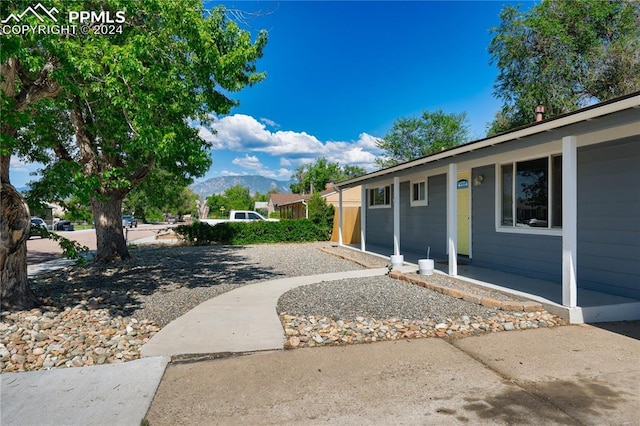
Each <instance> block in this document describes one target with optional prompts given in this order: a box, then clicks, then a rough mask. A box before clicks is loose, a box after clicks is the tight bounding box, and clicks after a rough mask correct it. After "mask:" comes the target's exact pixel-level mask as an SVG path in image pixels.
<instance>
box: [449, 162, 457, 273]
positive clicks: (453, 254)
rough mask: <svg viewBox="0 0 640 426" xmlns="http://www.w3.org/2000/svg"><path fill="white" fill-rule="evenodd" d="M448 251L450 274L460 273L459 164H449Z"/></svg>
mask: <svg viewBox="0 0 640 426" xmlns="http://www.w3.org/2000/svg"><path fill="white" fill-rule="evenodd" d="M447 253H448V254H449V275H451V276H456V275H458V166H457V164H455V163H452V164H449V171H448V173H447Z"/></svg>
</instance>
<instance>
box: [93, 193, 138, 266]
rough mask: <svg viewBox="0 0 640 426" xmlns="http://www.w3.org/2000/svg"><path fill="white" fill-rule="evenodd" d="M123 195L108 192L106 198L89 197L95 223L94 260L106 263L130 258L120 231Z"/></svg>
mask: <svg viewBox="0 0 640 426" xmlns="http://www.w3.org/2000/svg"><path fill="white" fill-rule="evenodd" d="M123 199H124V195H122V196H121V195H120V194H110V195H107V196H106V199H100V198H97V197H93V198H91V210H92V212H93V219H94V221H95V224H96V243H97V250H96V262H102V263H108V262H116V261H119V260H127V259H130V258H131V255H130V254H129V249H128V248H127V242H126V241H125V239H124V233H123V232H122V200H123Z"/></svg>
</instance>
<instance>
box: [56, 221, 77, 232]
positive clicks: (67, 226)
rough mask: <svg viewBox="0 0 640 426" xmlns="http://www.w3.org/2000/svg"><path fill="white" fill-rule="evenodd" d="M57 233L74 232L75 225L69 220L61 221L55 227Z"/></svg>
mask: <svg viewBox="0 0 640 426" xmlns="http://www.w3.org/2000/svg"><path fill="white" fill-rule="evenodd" d="M55 230H56V231H74V230H75V229H74V228H73V224H72V223H71V222H70V221H68V220H59V221H58V223H56V225H55Z"/></svg>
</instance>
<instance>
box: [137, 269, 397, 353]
mask: <svg viewBox="0 0 640 426" xmlns="http://www.w3.org/2000/svg"><path fill="white" fill-rule="evenodd" d="M388 272H389V270H388V269H387V268H377V269H361V270H354V271H346V272H334V273H327V274H320V275H310V276H302V277H290V278H281V279H276V280H271V281H263V282H260V283H256V284H249V285H246V286H243V287H240V288H238V289H236V290H232V291H230V292H228V293H224V294H221V295H220V296H217V297H214V298H212V299H209V300H207V301H206V302H203V303H201V304H200V305H198V306H196V307H195V308H193V309H192V310H190V311H189V312H187V313H186V314H184V315H183V316H181V317H179V318H177V319H175V320H174V321H172V322H170V323H169V324H167V325H166V326H165V327H163V328H162V330H160V331H159V332H158V333H157V334H156V335H155V336H153V337H152V338H151V340H149V341H148V342H147V343H146V344H145V345H144V346H142V348H141V355H142V356H143V357H151V356H169V357H174V356H181V355H182V356H187V355H210V354H220V353H240V352H255V351H265V350H278V349H283V348H284V343H285V335H284V332H283V329H282V324H281V323H280V318H279V317H278V313H277V312H276V304H277V303H278V299H279V298H280V296H281V295H282V294H284V293H285V292H287V291H289V290H291V289H293V288H295V287H299V286H303V285H308V284H314V283H319V282H322V281H335V280H341V279H344V278H357V277H373V276H379V275H385V274H387V273H388Z"/></svg>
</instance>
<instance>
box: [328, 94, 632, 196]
mask: <svg viewBox="0 0 640 426" xmlns="http://www.w3.org/2000/svg"><path fill="white" fill-rule="evenodd" d="M639 107H640V92H635V93H631V94H629V95H626V96H622V97H619V98H615V99H611V100H609V101H606V102H602V103H599V104H595V105H591V106H588V107H585V108H582V109H579V110H576V111H573V112H570V113H566V114H562V115H558V116H556V117H551V118H548V119H546V120H543V121H540V122H533V123H530V124H527V125H524V126H521V127H518V128H516V129H513V130H509V131H507V132H504V133H500V134H498V135H494V136H491V137H487V138H484V139H479V140H476V141H472V142H469V143H466V144H464V145H460V146H456V147H453V148H449V149H447V150H444V151H442V152H438V153H436V154H431V155H427V156H425V157H420V158H417V159H415V160H411V161H407V162H405V163H402V164H398V165H396V166H392V167H388V168H386V169H382V170H378V171H375V172H372V173H368V174H366V175H362V176H359V177H357V178H353V179H349V180H346V181H343V182H338V183H336V184H334V186H335V187H337V188H339V189H344V188H350V187H353V186H357V185H361V184H362V183H363V182H365V181H367V180H369V179H374V178H379V177H382V176H387V175H392V174H393V173H396V172H399V171H402V170H406V169H410V168H413V167H418V166H421V165H423V164H427V163H431V162H435V161H438V160H443V159H446V158H450V157H454V156H456V155H460V154H464V153H467V152H471V151H475V150H479V149H482V148H487V147H490V146H495V145H498V144H504V143H508V142H514V141H517V140H519V139H522V138H525V137H529V136H532V135H535V134H538V133H543V132H549V131H552V130H555V129H559V128H561V127H565V126H569V125H572V124H576V123H579V122H582V121H590V120H594V119H597V118H599V117H603V116H605V115H609V114H613V113H615V112H619V111H623V110H626V109H630V108H636V109H637V108H639Z"/></svg>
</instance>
